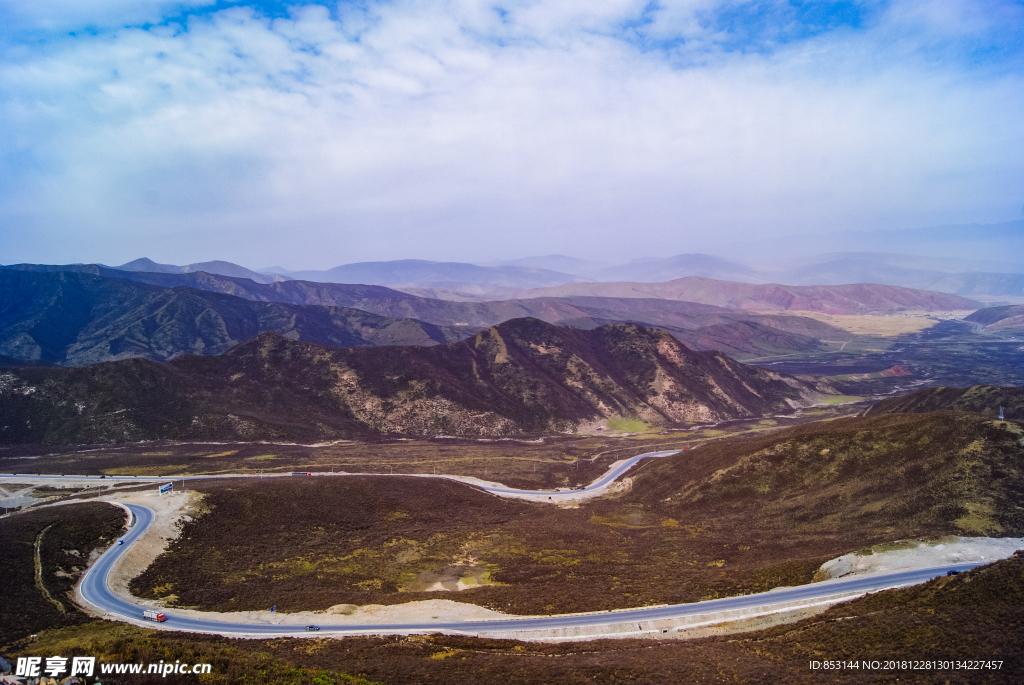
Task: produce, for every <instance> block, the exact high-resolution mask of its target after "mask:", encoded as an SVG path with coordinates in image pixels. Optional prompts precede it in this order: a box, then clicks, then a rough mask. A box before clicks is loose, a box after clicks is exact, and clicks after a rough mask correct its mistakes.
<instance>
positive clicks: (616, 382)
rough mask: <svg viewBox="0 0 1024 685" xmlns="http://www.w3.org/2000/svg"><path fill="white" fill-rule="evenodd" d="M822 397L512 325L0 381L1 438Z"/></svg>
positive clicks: (673, 418) (620, 328) (535, 424)
mask: <svg viewBox="0 0 1024 685" xmlns="http://www.w3.org/2000/svg"><path fill="white" fill-rule="evenodd" d="M823 391H824V392H829V389H828V388H820V387H816V386H814V385H812V384H810V383H808V382H805V381H801V380H798V379H796V378H793V377H789V376H785V375H782V374H778V373H775V372H770V371H766V370H763V369H758V368H755V367H750V366H746V365H744V364H741V363H739V362H736V361H735V360H733V359H730V358H729V357H727V356H725V355H723V354H721V353H718V352H695V351H692V350H690V349H687V348H686V347H685V346H683V345H682V344H680V343H679V342H678V341H677V340H675V339H674V338H673V337H672V336H670V335H668V334H667V333H665V332H663V331H658V330H654V329H648V328H644V327H642V326H637V325H631V324H616V325H609V326H603V327H600V328H597V329H594V330H590V331H582V330H578V329H574V328H570V327H561V326H553V325H551V324H547V323H544V322H543V321H539V320H537V319H516V320H514V321H509V322H506V323H503V324H501V325H499V326H495V327H493V328H489V329H486V330H484V331H482V332H480V333H477V334H476V335H475V336H473V337H472V338H470V339H468V340H464V341H461V342H457V343H449V344H445V345H438V346H435V347H415V346H404V347H377V348H349V349H332V348H327V347H321V346H318V345H312V344H308V343H303V342H295V341H291V340H288V339H286V338H283V337H281V336H278V335H275V334H272V333H264V334H261V335H259V336H257V337H256V338H253V339H252V340H249V341H247V342H245V343H242V344H240V345H237V346H235V347H233V348H231V349H230V350H228V351H227V352H226V353H224V354H223V355H220V356H216V357H199V356H192V355H187V356H182V357H179V358H177V359H174V360H172V361H169V362H166V363H163V364H160V363H155V362H151V361H147V360H141V359H129V360H123V361H116V362H111V363H107V364H94V365H90V366H86V367H78V368H57V367H50V368H18V369H6V370H4V371H2V372H0V398H2V401H0V442H4V443H58V444H59V443H97V442H110V441H115V442H123V441H136V440H147V439H159V438H169V439H239V440H259V439H304V440H315V439H326V438H343V437H355V436H360V435H372V434H405V435H423V436H436V435H469V436H504V435H517V434H524V433H527V434H528V433H540V432H551V431H575V430H580V429H585V428H586V426H587V425H591V426H592V427H595V428H596V427H597V423H599V422H601V421H602V420H604V419H607V418H609V417H618V416H623V417H633V418H639V419H641V420H644V421H647V422H651V423H655V424H660V425H686V424H688V423H693V422H709V421H720V420H723V419H729V418H740V417H753V416H763V415H768V414H777V413H788V412H792V411H793V407H794V406H797V405H800V404H802V403H810V402H813V401H816V400H819V399H820V398H821V396H822V395H821V393H822V392H823Z"/></svg>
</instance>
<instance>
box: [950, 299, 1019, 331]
mask: <svg viewBox="0 0 1024 685" xmlns="http://www.w3.org/2000/svg"><path fill="white" fill-rule="evenodd" d="M964 321H970V322H971V323H977V324H981V325H982V326H984V327H985V328H986V329H987V330H989V331H993V332H1002V331H1006V332H1011V331H1012V332H1016V333H1020V332H1021V330H1022V329H1024V305H1022V304H1017V305H1008V306H1004V307H988V308H986V309H979V310H978V311H976V312H974V313H973V314H971V315H970V316H968V317H966V318H965V319H964Z"/></svg>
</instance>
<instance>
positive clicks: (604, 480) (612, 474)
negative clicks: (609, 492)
mask: <svg viewBox="0 0 1024 685" xmlns="http://www.w3.org/2000/svg"><path fill="white" fill-rule="evenodd" d="M681 451H682V450H665V451H663V452H647V453H646V454H638V455H637V456H635V457H632V458H631V459H627V460H626V461H624V462H622V463H621V464H619V465H618V466H616V467H615V468H614V469H613V470H611V471H609V472H608V473H606V474H605V475H603V476H601V477H600V478H598V479H597V480H595V481H594V482H593V483H591V484H590V485H588V486H587V487H585V488H580V489H579V490H516V489H515V488H505V487H489V486H486V485H480V484H475V485H476V486H477V487H478V488H480V489H481V490H486V491H487V492H491V493H494V494H496V495H497V494H505V495H568V494H573V495H578V494H581V493H586V492H590V491H592V490H597V489H599V488H603V487H604V486H606V485H608V484H609V483H611V482H612V481H614V480H615V479H616V478H618V477H619V476H621V475H622V474H624V473H625V472H626V471H629V470H630V469H631V468H633V466H634V465H635V464H636V463H637V462H638V461H641V460H643V459H648V458H658V457H671V456H672V455H673V454H679V453H680V452H681Z"/></svg>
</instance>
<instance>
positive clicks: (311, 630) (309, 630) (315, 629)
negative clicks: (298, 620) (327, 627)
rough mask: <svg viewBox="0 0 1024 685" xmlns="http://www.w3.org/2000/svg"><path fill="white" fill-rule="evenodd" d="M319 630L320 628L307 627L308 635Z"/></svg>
mask: <svg viewBox="0 0 1024 685" xmlns="http://www.w3.org/2000/svg"><path fill="white" fill-rule="evenodd" d="M317 630H320V626H306V632H307V633H312V632H314V631H317Z"/></svg>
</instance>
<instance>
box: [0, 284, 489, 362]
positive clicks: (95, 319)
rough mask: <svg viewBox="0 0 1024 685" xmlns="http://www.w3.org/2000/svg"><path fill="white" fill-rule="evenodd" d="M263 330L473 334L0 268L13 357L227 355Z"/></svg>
mask: <svg viewBox="0 0 1024 685" xmlns="http://www.w3.org/2000/svg"><path fill="white" fill-rule="evenodd" d="M250 282H251V281H250ZM263 331H273V332H275V333H278V334H280V335H284V336H288V337H290V338H294V339H299V340H307V341H310V342H315V343H319V344H323V345H332V346H336V347H363V346H369V345H403V344H404V345H410V344H411V345H434V344H437V343H442V342H450V341H453V340H458V339H460V338H463V337H465V336H466V335H469V334H470V333H472V330H471V329H467V328H466V327H443V326H436V325H434V324H429V323H424V322H422V321H415V320H412V319H392V318H385V317H382V316H378V315H376V314H370V313H368V312H364V311H360V310H357V309H348V308H342V307H316V306H296V305H288V304H280V303H275V302H252V301H250V300H245V299H242V298H239V297H231V296H229V295H222V294H218V293H212V292H204V291H202V290H195V289H193V288H187V287H176V288H163V287H160V286H156V285H149V284H145V283H137V282H133V281H129V280H125V279H120V278H103V277H99V276H94V275H91V274H86V273H73V272H66V271H62V272H53V273H32V272H23V271H16V270H6V269H5V270H0V354H5V355H7V356H10V357H15V358H20V359H27V360H41V361H44V362H48V363H52V364H67V365H80V364H90V363H95V362H101V361H109V360H116V359H124V358H130V357H143V358H147V359H155V360H165V359H169V358H173V357H175V356H177V355H180V354H183V353H192V354H220V353H221V352H223V351H225V350H227V349H228V348H230V347H232V346H233V345H236V344H238V343H239V342H240V341H242V340H248V339H249V338H252V337H253V336H255V335H257V334H258V333H261V332H263Z"/></svg>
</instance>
